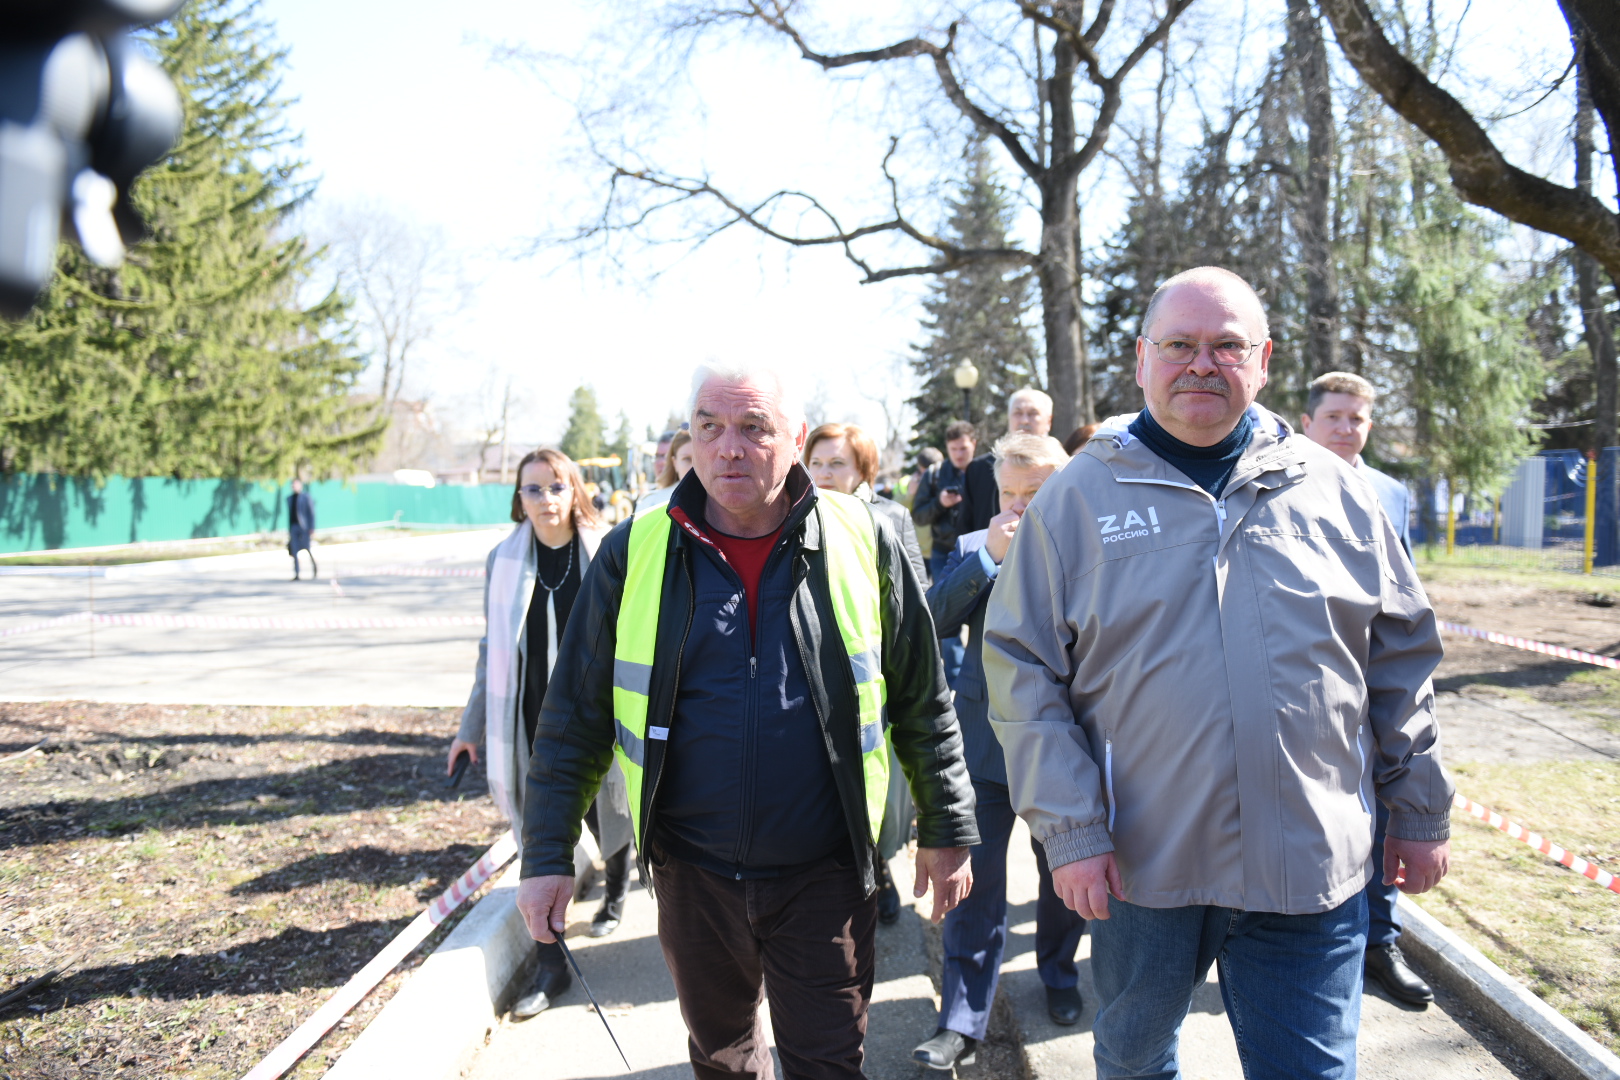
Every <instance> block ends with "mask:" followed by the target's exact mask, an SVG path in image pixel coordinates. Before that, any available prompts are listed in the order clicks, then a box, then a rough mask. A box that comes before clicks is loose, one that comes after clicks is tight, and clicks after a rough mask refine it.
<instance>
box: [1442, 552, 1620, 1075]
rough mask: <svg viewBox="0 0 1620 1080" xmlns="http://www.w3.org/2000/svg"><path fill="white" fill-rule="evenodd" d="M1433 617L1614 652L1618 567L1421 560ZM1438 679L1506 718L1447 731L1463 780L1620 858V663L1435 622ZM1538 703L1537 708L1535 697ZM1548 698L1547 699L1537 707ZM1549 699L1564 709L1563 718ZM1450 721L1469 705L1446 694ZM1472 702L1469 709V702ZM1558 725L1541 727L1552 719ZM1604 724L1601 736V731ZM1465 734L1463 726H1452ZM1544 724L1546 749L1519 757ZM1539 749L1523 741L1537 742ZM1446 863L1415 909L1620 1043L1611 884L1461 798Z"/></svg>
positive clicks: (1619, 908) (1476, 791)
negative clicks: (1583, 659) (1608, 572)
mask: <svg viewBox="0 0 1620 1080" xmlns="http://www.w3.org/2000/svg"><path fill="white" fill-rule="evenodd" d="M1419 569H1420V571H1421V572H1422V573H1423V576H1424V579H1425V584H1426V586H1427V588H1428V590H1429V596H1430V598H1431V599H1432V600H1433V601H1434V604H1435V608H1436V611H1437V612H1438V613H1439V615H1440V617H1441V618H1442V619H1445V620H1447V621H1450V622H1457V623H1463V624H1465V625H1468V626H1472V627H1475V628H1477V629H1481V630H1498V631H1501V632H1503V633H1507V634H1513V635H1516V636H1519V637H1526V638H1531V639H1533V640H1537V641H1544V642H1548V643H1550V644H1555V645H1567V646H1572V647H1574V648H1578V649H1582V650H1584V651H1586V652H1592V653H1598V654H1601V655H1606V656H1613V655H1617V654H1620V606H1609V605H1610V604H1611V603H1612V602H1613V601H1614V600H1615V599H1616V590H1620V582H1616V581H1610V580H1606V579H1596V580H1594V579H1591V578H1586V579H1583V578H1580V577H1577V576H1575V575H1553V574H1525V573H1515V572H1504V571H1491V570H1481V569H1464V568H1455V567H1424V566H1422V565H1421V564H1420V567H1419ZM1444 636H1445V645H1446V658H1445V661H1444V662H1443V663H1442V664H1441V666H1440V670H1439V672H1438V673H1437V676H1436V679H1435V689H1436V690H1437V691H1439V692H1440V694H1441V695H1442V699H1441V700H1442V704H1441V709H1442V727H1441V734H1442V739H1446V738H1448V736H1447V728H1446V725H1445V710H1446V708H1447V705H1446V699H1445V695H1446V694H1448V693H1451V694H1457V695H1459V696H1460V697H1461V698H1462V699H1464V703H1467V702H1485V703H1489V704H1491V705H1492V706H1493V707H1494V708H1495V709H1497V710H1498V712H1499V713H1500V714H1502V715H1504V716H1507V717H1511V716H1514V715H1517V716H1520V717H1523V718H1524V719H1525V720H1526V721H1537V720H1539V721H1541V723H1540V726H1539V728H1537V727H1535V726H1526V725H1525V724H1522V723H1521V724H1517V725H1516V724H1515V723H1513V722H1511V721H1509V722H1504V723H1501V724H1492V725H1489V726H1485V725H1479V726H1475V727H1473V728H1472V729H1470V730H1469V731H1467V732H1462V731H1458V730H1455V728H1454V729H1453V730H1452V732H1451V737H1453V740H1452V741H1453V742H1454V743H1457V744H1466V746H1467V752H1466V753H1455V754H1451V755H1448V757H1447V764H1448V766H1449V767H1450V768H1451V771H1452V774H1453V776H1454V777H1455V779H1456V781H1457V784H1458V787H1459V789H1460V790H1461V791H1462V792H1463V793H1464V794H1466V795H1467V796H1468V797H1470V798H1472V799H1474V800H1476V801H1478V802H1481V803H1484V804H1486V805H1488V806H1490V807H1491V808H1492V809H1494V810H1496V811H1497V812H1499V813H1501V814H1503V815H1505V816H1507V817H1508V818H1510V819H1512V820H1514V821H1517V822H1519V823H1520V824H1521V825H1523V826H1525V827H1527V828H1529V829H1532V830H1534V831H1535V832H1537V833H1540V834H1541V835H1544V836H1548V837H1551V838H1552V839H1553V840H1554V841H1555V842H1557V843H1559V844H1561V845H1563V846H1565V847H1567V848H1569V849H1570V850H1572V851H1574V852H1576V853H1577V854H1579V855H1580V856H1582V857H1583V858H1585V859H1587V860H1588V861H1589V862H1592V863H1594V864H1596V865H1597V866H1599V867H1600V868H1602V869H1604V870H1607V871H1609V872H1610V873H1611V874H1620V747H1617V743H1616V740H1615V739H1614V736H1616V735H1620V672H1617V671H1610V670H1606V669H1603V668H1598V667H1594V666H1592V665H1589V664H1581V663H1573V662H1569V661H1564V660H1559V659H1556V658H1554V657H1549V656H1542V655H1540V654H1538V653H1533V652H1528V651H1525V650H1522V649H1515V648H1510V647H1507V646H1504V645H1494V644H1491V643H1490V642H1485V641H1480V640H1478V639H1474V638H1468V637H1463V636H1461V635H1458V634H1449V633H1448V634H1445V635H1444ZM1538 705H1539V706H1542V707H1543V708H1541V709H1537V708H1536V706H1538ZM1547 707H1551V708H1547ZM1560 714H1561V718H1560ZM1451 715H1452V717H1453V722H1454V723H1458V724H1460V723H1467V722H1468V718H1469V716H1470V713H1469V712H1468V710H1466V709H1464V708H1461V707H1454V708H1453V710H1452V713H1451ZM1476 715H1477V714H1476ZM1550 722H1551V723H1556V727H1557V729H1558V732H1559V733H1560V734H1561V735H1562V736H1563V737H1564V745H1563V748H1562V751H1559V750H1558V749H1557V747H1556V745H1555V744H1557V743H1558V741H1559V740H1558V739H1557V738H1553V739H1550V740H1549V739H1547V737H1546V731H1545V730H1542V729H1545V728H1547V727H1548V724H1549V723H1550ZM1605 733H1607V737H1605ZM1457 736H1464V737H1457ZM1537 740H1540V741H1541V742H1542V743H1543V744H1551V745H1548V747H1547V748H1548V749H1549V750H1551V754H1550V758H1551V759H1544V760H1529V759H1528V758H1527V755H1526V754H1525V753H1524V752H1525V750H1526V749H1527V747H1528V746H1529V745H1530V744H1532V743H1534V742H1536V741H1537ZM1534 756H1536V755H1533V754H1532V755H1529V756H1528V757H1534ZM1452 821H1453V826H1452V864H1451V873H1450V874H1449V875H1448V876H1447V878H1446V880H1445V881H1444V882H1442V883H1441V884H1440V886H1439V887H1437V888H1436V889H1435V890H1434V891H1433V892H1431V893H1428V894H1426V895H1424V896H1423V897H1420V898H1419V899H1418V902H1419V903H1420V904H1422V905H1423V907H1424V908H1425V909H1427V910H1428V911H1430V912H1431V913H1432V914H1434V915H1435V916H1436V917H1437V918H1439V919H1440V920H1441V921H1443V922H1445V923H1446V924H1447V925H1448V926H1450V927H1451V928H1452V929H1453V930H1455V931H1457V933H1459V934H1460V935H1462V936H1463V937H1464V938H1465V939H1466V940H1467V941H1469V942H1470V943H1471V944H1473V945H1474V946H1475V947H1476V948H1478V949H1479V950H1480V951H1481V952H1483V953H1485V955H1487V956H1488V957H1490V958H1491V959H1492V960H1493V961H1495V962H1496V963H1497V964H1499V965H1500V966H1501V967H1502V968H1503V969H1504V970H1506V971H1507V972H1509V974H1511V975H1513V976H1514V977H1515V978H1517V979H1519V980H1520V981H1521V982H1522V983H1524V985H1526V986H1527V987H1529V988H1530V989H1531V991H1532V992H1534V993H1535V994H1537V995H1538V996H1540V997H1542V998H1543V999H1545V1000H1546V1001H1547V1002H1548V1003H1549V1004H1551V1005H1552V1006H1553V1007H1555V1008H1557V1009H1558V1010H1559V1011H1560V1012H1562V1013H1563V1014H1564V1015H1565V1016H1567V1017H1569V1018H1570V1019H1571V1020H1572V1021H1574V1022H1575V1023H1576V1024H1577V1025H1578V1026H1580V1027H1581V1028H1583V1029H1584V1030H1585V1031H1587V1032H1588V1033H1589V1034H1591V1035H1592V1036H1593V1037H1594V1038H1596V1039H1597V1040H1598V1041H1599V1042H1601V1043H1603V1044H1604V1045H1605V1046H1607V1047H1608V1048H1609V1049H1610V1050H1616V1051H1620V895H1616V894H1615V893H1613V892H1609V891H1607V890H1605V889H1602V888H1600V887H1599V886H1597V885H1595V884H1594V883H1592V882H1590V881H1587V880H1585V879H1583V878H1580V877H1578V876H1577V875H1576V874H1574V873H1573V872H1572V871H1570V870H1567V869H1565V868H1564V867H1562V866H1559V865H1557V864H1556V863H1554V862H1552V860H1550V859H1548V858H1546V857H1545V856H1543V855H1541V854H1539V853H1537V852H1535V851H1532V850H1531V849H1530V848H1529V847H1528V846H1526V845H1525V844H1522V843H1520V842H1519V841H1517V840H1514V839H1512V838H1510V837H1507V836H1505V835H1503V834H1502V833H1501V832H1499V831H1498V830H1496V829H1493V828H1491V827H1490V826H1489V825H1486V824H1484V823H1482V822H1479V821H1477V820H1475V819H1474V818H1472V817H1469V816H1467V815H1465V814H1461V813H1453V816H1452Z"/></svg>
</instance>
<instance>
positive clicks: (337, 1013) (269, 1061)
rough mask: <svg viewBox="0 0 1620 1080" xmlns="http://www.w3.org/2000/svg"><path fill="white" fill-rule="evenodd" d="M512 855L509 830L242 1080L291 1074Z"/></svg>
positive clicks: (514, 844)
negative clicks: (317, 1044)
mask: <svg viewBox="0 0 1620 1080" xmlns="http://www.w3.org/2000/svg"><path fill="white" fill-rule="evenodd" d="M516 854H517V842H516V841H515V840H514V839H513V838H512V833H511V830H507V831H506V832H505V833H502V834H501V838H500V839H499V840H497V841H495V843H494V844H493V845H492V846H491V847H490V849H489V850H488V851H486V852H484V854H483V856H482V857H481V858H480V859H479V860H478V861H477V862H476V863H474V864H473V865H472V866H471V867H469V868H468V870H467V872H466V873H465V874H462V875H461V877H459V878H457V879H456V881H455V883H454V884H452V885H451V886H450V887H449V888H448V889H446V890H445V891H444V892H443V893H442V894H440V895H439V896H438V897H436V898H435V899H434V900H433V902H432V903H431V904H429V905H428V907H427V910H425V911H423V912H422V913H421V914H420V915H418V916H417V917H416V918H415V919H412V920H411V924H410V925H409V926H407V927H406V928H405V929H403V930H401V931H400V932H399V933H398V934H397V935H396V936H395V937H394V940H392V941H390V942H389V943H388V944H387V945H385V946H383V950H382V952H380V953H378V954H377V955H376V956H374V957H372V958H371V961H370V962H369V963H367V964H366V966H365V967H363V968H361V969H360V970H359V971H357V972H355V974H354V975H353V977H351V978H350V979H349V981H348V982H346V983H344V984H343V985H342V986H340V987H338V989H337V990H336V991H335V992H334V993H333V994H332V996H331V997H329V998H327V999H326V1002H325V1003H324V1004H322V1005H321V1007H320V1008H319V1009H316V1010H315V1014H314V1015H313V1016H311V1017H310V1018H309V1019H308V1020H305V1021H304V1022H303V1023H302V1024H300V1025H299V1026H298V1029H297V1030H296V1031H294V1032H293V1033H292V1034H291V1035H289V1036H287V1037H286V1038H285V1039H283V1040H282V1041H281V1043H280V1044H279V1045H277V1046H276V1048H275V1049H274V1050H271V1051H270V1053H269V1054H268V1055H266V1056H265V1058H264V1060H263V1061H261V1062H259V1063H258V1064H257V1065H255V1066H254V1067H253V1068H252V1069H250V1070H249V1071H248V1072H247V1074H246V1075H244V1076H243V1077H242V1080H275V1078H276V1077H278V1076H280V1075H281V1074H282V1073H284V1072H286V1071H287V1070H288V1069H290V1068H292V1067H293V1065H295V1064H296V1063H297V1062H298V1059H299V1058H301V1057H303V1056H304V1054H305V1053H306V1052H307V1051H308V1050H309V1048H310V1047H312V1046H314V1045H315V1044H316V1043H317V1042H319V1041H320V1038H321V1036H322V1035H325V1034H326V1033H327V1032H328V1031H329V1030H331V1028H332V1025H333V1024H335V1023H337V1022H338V1021H339V1020H341V1019H343V1017H344V1015H345V1014H346V1013H348V1011H349V1010H350V1009H352V1008H354V1007H355V1006H356V1005H358V1004H359V1003H360V999H361V998H363V997H365V996H366V995H367V994H369V993H371V991H372V988H373V987H375V986H376V985H377V984H378V983H380V982H382V981H383V979H384V978H385V977H386V976H387V975H388V973H389V972H390V971H393V970H394V968H395V967H396V966H397V965H398V964H399V962H400V961H401V960H403V959H405V957H407V956H409V955H410V952H411V950H412V949H414V948H416V947H417V946H418V945H420V944H422V941H423V939H425V938H426V937H427V936H428V935H429V934H431V933H432V932H433V928H434V927H435V926H438V925H439V924H440V923H441V922H443V921H444V920H445V917H446V916H448V915H449V914H450V913H451V912H452V911H454V910H455V909H456V908H457V907H459V906H460V905H461V902H462V901H463V900H465V899H467V897H469V896H471V895H472V894H473V893H475V892H477V891H478V887H479V886H480V885H482V884H483V883H484V882H486V881H488V880H489V879H490V878H491V877H492V876H493V875H494V874H495V872H496V871H497V870H499V869H500V868H501V867H503V866H505V865H506V864H507V863H508V862H510V861H511V859H512V857H513V856H514V855H516Z"/></svg>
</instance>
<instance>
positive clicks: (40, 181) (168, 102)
mask: <svg viewBox="0 0 1620 1080" xmlns="http://www.w3.org/2000/svg"><path fill="white" fill-rule="evenodd" d="M181 2H182V0H8V2H7V3H6V5H5V6H6V12H5V15H4V29H3V30H0V313H3V314H5V315H8V316H11V317H18V316H21V315H24V314H26V313H27V312H28V309H29V308H30V307H32V306H33V304H34V301H35V300H36V299H38V297H39V294H40V293H41V292H42V291H44V288H45V286H46V285H47V284H48V283H49V282H50V279H51V272H52V271H53V270H54V269H55V266H56V244H57V240H58V238H59V237H60V235H61V233H62V232H63V231H64V230H65V231H66V232H67V233H68V234H69V235H70V236H72V237H74V238H75V239H77V240H78V242H79V246H80V247H82V248H83V249H84V253H85V255H86V256H87V257H88V258H89V259H90V260H91V261H92V262H94V263H95V264H96V265H98V266H104V267H115V266H118V265H119V264H120V263H122V262H123V259H124V250H125V248H126V246H127V245H130V244H133V243H135V242H136V241H137V240H140V239H141V238H142V237H143V236H145V235H146V226H145V224H144V223H143V222H142V221H141V218H140V215H139V214H137V213H136V212H135V208H134V207H133V206H132V205H131V204H130V201H129V192H130V185H131V184H133V183H134V181H135V177H136V176H137V175H138V174H139V173H140V172H141V170H143V169H145V168H146V167H147V166H149V165H152V164H154V163H155V162H157V161H158V160H159V159H160V158H162V157H163V155H164V154H165V153H167V152H168V151H169V148H170V147H172V146H173V145H174V141H175V139H176V138H177V137H178V136H179V134H180V123H181V119H182V112H181V108H180V95H179V93H178V92H177V91H176V90H175V88H174V84H173V83H172V82H171V81H170V79H169V77H168V75H167V74H166V73H165V72H164V71H163V69H162V68H160V67H158V66H157V65H156V64H154V63H153V62H152V61H151V60H149V59H147V58H146V57H145V56H144V55H142V53H141V51H140V49H139V47H138V46H137V45H136V44H135V42H134V41H133V40H131V39H130V37H129V35H128V31H129V30H130V29H131V28H133V27H136V26H144V25H147V24H149V23H154V22H158V21H160V20H162V19H166V18H168V17H169V16H171V15H173V14H174V13H175V12H176V11H178V10H179V9H180V4H181Z"/></svg>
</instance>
